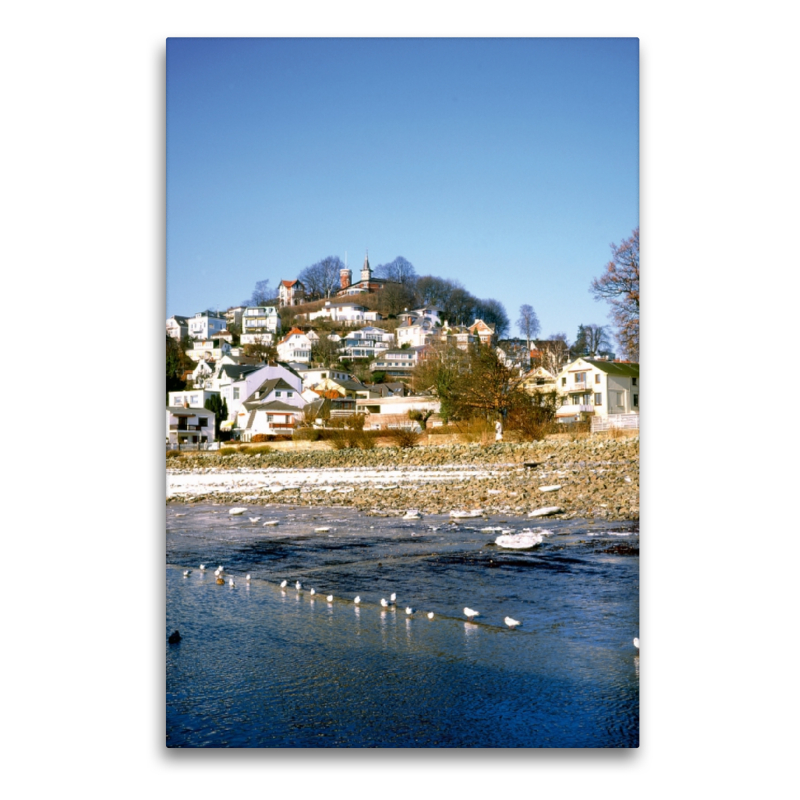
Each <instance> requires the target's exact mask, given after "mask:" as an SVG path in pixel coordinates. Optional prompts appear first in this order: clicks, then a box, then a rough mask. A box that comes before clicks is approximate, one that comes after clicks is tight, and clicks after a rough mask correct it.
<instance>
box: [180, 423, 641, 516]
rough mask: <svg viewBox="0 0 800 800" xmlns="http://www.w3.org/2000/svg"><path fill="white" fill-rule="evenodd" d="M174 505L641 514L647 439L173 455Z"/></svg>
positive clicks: (384, 512) (376, 511)
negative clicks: (641, 472)
mask: <svg viewBox="0 0 800 800" xmlns="http://www.w3.org/2000/svg"><path fill="white" fill-rule="evenodd" d="M167 502H168V503H224V504H237V505H246V506H248V507H253V509H254V511H255V510H256V509H257V508H258V507H259V506H267V505H274V504H280V505H293V506H297V505H303V506H352V507H355V508H358V509H359V510H360V511H362V512H364V513H366V514H373V515H389V516H393V515H402V514H405V513H406V511H408V510H409V509H417V510H419V511H420V512H421V513H427V514H446V513H449V512H450V511H452V510H472V509H481V510H482V511H483V512H484V514H509V515H516V516H524V515H526V514H528V513H529V512H531V511H534V510H536V509H539V508H542V507H553V506H557V507H559V508H562V509H563V511H562V512H560V513H558V514H556V515H554V517H555V518H558V519H574V518H586V519H604V520H638V519H639V437H638V436H635V437H628V438H620V439H613V438H604V437H587V438H585V439H574V440H544V441H540V442H529V443H521V444H514V443H500V444H492V445H489V446H482V445H479V444H445V445H429V446H424V447H417V448H413V449H405V450H401V449H398V448H394V447H381V448H375V449H374V450H339V451H336V450H314V451H296V452H294V451H280V452H278V451H273V452H265V453H260V454H245V453H236V454H233V455H222V454H220V453H213V452H211V453H210V452H206V453H191V454H185V455H183V456H182V457H181V458H172V459H169V460H168V461H167Z"/></svg>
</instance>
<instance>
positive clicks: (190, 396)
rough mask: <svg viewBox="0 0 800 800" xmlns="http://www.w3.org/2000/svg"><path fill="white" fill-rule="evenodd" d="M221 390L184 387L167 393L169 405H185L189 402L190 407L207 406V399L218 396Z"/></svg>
mask: <svg viewBox="0 0 800 800" xmlns="http://www.w3.org/2000/svg"><path fill="white" fill-rule="evenodd" d="M218 396H219V392H211V391H209V390H207V389H183V390H181V391H179V392H170V393H169V394H168V395H167V405H169V406H183V405H185V404H187V403H188V405H189V407H190V408H203V409H204V408H205V405H206V400H208V399H210V398H211V397H218Z"/></svg>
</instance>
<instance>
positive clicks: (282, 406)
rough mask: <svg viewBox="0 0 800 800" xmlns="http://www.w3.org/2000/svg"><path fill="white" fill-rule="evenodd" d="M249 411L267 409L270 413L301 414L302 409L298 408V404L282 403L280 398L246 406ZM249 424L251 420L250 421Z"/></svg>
mask: <svg viewBox="0 0 800 800" xmlns="http://www.w3.org/2000/svg"><path fill="white" fill-rule="evenodd" d="M245 407H246V408H247V410H248V411H266V412H267V413H268V414H272V413H275V412H277V413H279V414H280V413H281V412H283V413H286V412H289V411H290V412H292V413H293V414H300V413H302V409H301V408H298V407H297V406H290V405H288V404H286V403H281V401H280V400H272V401H271V402H269V403H258V404H256V405H251V406H245ZM248 424H249V422H248Z"/></svg>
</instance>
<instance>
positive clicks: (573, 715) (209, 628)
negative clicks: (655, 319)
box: [165, 505, 639, 747]
mask: <svg viewBox="0 0 800 800" xmlns="http://www.w3.org/2000/svg"><path fill="white" fill-rule="evenodd" d="M229 510H230V507H228V506H221V505H207V506H201V505H194V506H180V505H170V506H169V507H168V508H167V512H166V513H167V535H166V544H167V568H166V580H167V584H166V585H167V592H166V598H167V608H166V629H165V634H167V635H168V634H169V633H170V632H172V631H173V630H175V629H178V630H179V631H180V634H181V637H182V639H181V641H180V642H179V643H178V644H167V645H166V659H167V669H166V679H167V713H166V722H167V731H166V734H167V746H169V747H638V744H639V657H638V650H637V649H636V648H635V647H634V646H633V643H632V640H633V637H634V636H638V635H639V623H638V616H639V604H638V598H639V577H638V576H639V558H638V552H639V534H638V523H633V522H631V523H619V522H617V523H599V522H598V523H595V522H588V521H585V520H570V521H534V520H529V519H519V518H513V517H507V516H502V517H501V516H494V517H491V516H490V517H484V518H481V519H467V520H461V521H459V522H458V523H457V524H452V523H451V521H450V520H449V519H448V518H447V517H444V516H424V517H423V518H422V519H419V520H403V519H398V518H397V517H394V518H385V517H371V516H366V515H364V514H361V513H359V512H358V511H356V510H354V509H350V508H327V509H320V508H292V507H286V506H274V507H256V506H253V507H250V508H249V509H248V513H246V514H244V515H243V516H233V517H232V516H231V515H230V514H229V513H228V512H229ZM256 516H258V517H260V519H258V521H256V522H251V521H250V518H251V517H253V518H255V517H256ZM268 520H277V521H278V523H279V524H278V525H275V526H264V524H263V523H264V522H266V521H268ZM487 527H492V528H502V529H504V530H512V531H514V532H518V531H522V530H523V529H526V528H533V529H539V530H542V529H543V530H547V531H551V533H550V534H549V535H548V534H546V535H545V536H544V539H543V542H542V544H540V545H538V546H537V547H536V548H535V549H533V550H528V551H512V550H503V549H501V548H499V547H497V546H496V545H495V544H494V539H495V538H496V537H497V536H498V535H499V534H500V531H499V530H495V531H485V530H482V529H485V528H487ZM319 528H328V529H329V530H324V531H319V530H317V529H319ZM200 564H206V565H207V569H206V571H205V572H202V571H200V569H199V565H200ZM220 565H222V566H223V567H224V569H225V584H224V585H218V584H217V583H216V580H215V577H214V570H215V569H216V568H217V567H218V566H220ZM187 569H189V570H191V572H190V574H189V575H188V576H186V577H184V574H183V573H184V570H187ZM248 573H249V574H250V576H251V580H250V581H249V583H248V582H247V581H246V580H245V575H246V574H248ZM231 577H233V579H234V583H235V585H234V586H230V584H229V578H231ZM284 579H285V580H287V581H288V585H287V587H286V588H284V589H282V588H281V587H280V583H281V581H282V580H284ZM298 580H299V581H300V582H301V584H302V588H301V589H300V590H299V591H298V590H297V589H296V588H295V582H296V581H298ZM312 588H313V589H315V590H316V593H315V594H314V595H312V594H311V593H310V590H311V589H312ZM393 592H394V593H396V594H397V601H396V604H395V606H394V607H389V608H383V607H382V606H381V604H380V600H381V598H385V599H387V600H388V599H389V597H390V595H391V593H393ZM328 594H332V595H333V600H332V601H331V602H328V601H327V599H326V597H327V595H328ZM356 595H360V597H361V604H360V605H355V604H354V602H353V599H354V597H355V596H356ZM465 606H466V607H469V608H471V609H475V610H477V611H479V614H480V615H479V616H477V617H475V618H474V620H473V621H472V622H470V621H468V620H467V618H466V617H465V615H464V607H465ZM407 607H411V608H412V609H413V613H412V614H411V615H408V614H406V608H407ZM429 611H432V612H434V617H433V619H428V616H427V612H429ZM506 616H510V617H512V618H514V619H516V620H519V621H520V622H521V623H522V624H521V625H520V626H519V627H518V628H516V629H509V628H508V627H507V626H506V625H505V623H504V618H505V617H506ZM165 640H166V636H165Z"/></svg>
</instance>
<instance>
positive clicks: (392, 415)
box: [356, 395, 441, 430]
mask: <svg viewBox="0 0 800 800" xmlns="http://www.w3.org/2000/svg"><path fill="white" fill-rule="evenodd" d="M356 407H357V409H358V411H359V413H362V414H366V420H365V421H364V429H365V430H386V429H388V428H404V427H409V425H410V424H411V420H410V418H409V416H408V412H409V411H431V412H432V413H434V414H438V412H439V409H440V407H441V403H440V402H439V400H437V399H436V398H435V397H426V396H413V395H412V396H409V397H370V398H366V399H359V400H356Z"/></svg>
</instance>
